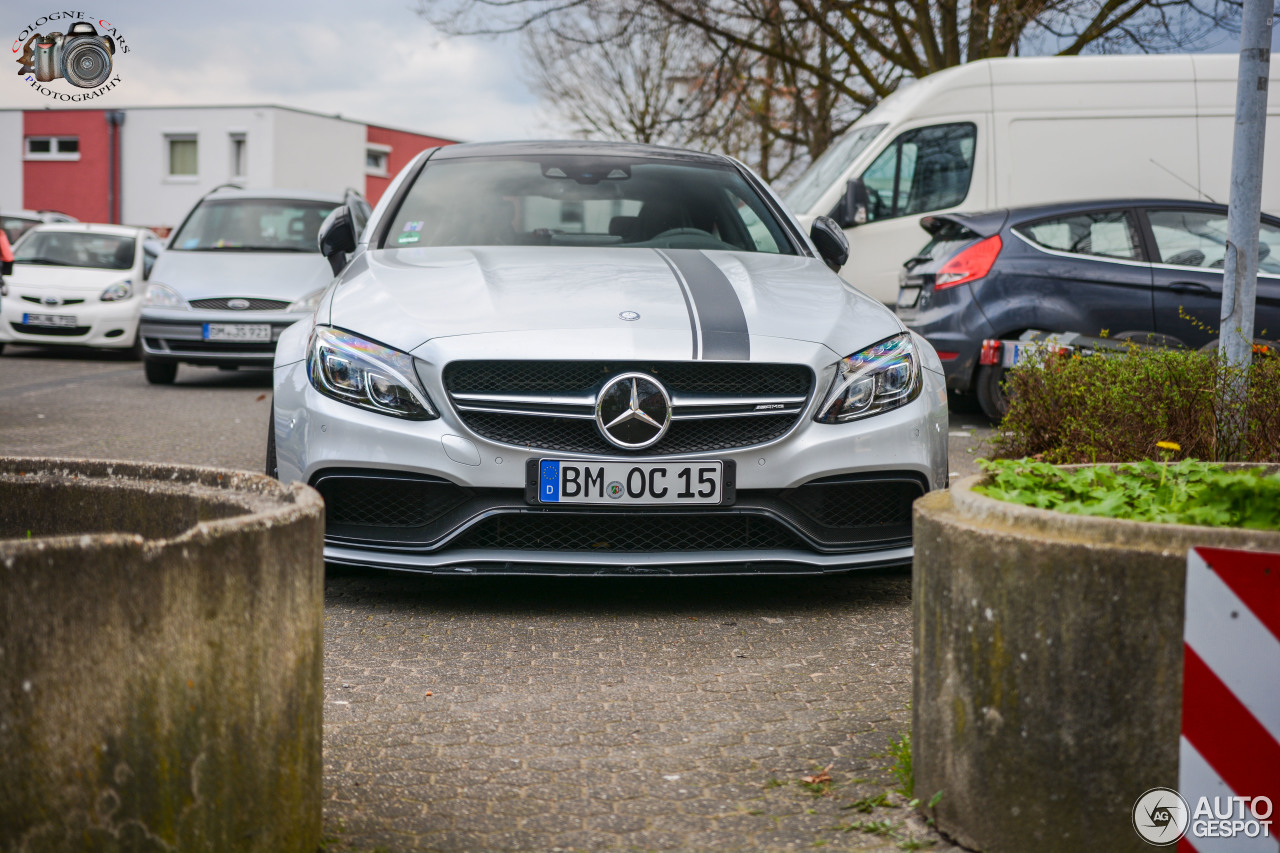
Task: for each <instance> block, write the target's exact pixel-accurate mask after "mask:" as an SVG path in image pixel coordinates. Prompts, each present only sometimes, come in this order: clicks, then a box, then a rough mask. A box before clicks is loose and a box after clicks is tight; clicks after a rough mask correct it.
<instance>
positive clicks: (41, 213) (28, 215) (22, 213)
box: [0, 208, 76, 222]
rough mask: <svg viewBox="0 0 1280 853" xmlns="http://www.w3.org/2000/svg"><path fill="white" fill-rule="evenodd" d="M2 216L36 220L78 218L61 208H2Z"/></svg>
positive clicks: (69, 219) (72, 219) (0, 214)
mask: <svg viewBox="0 0 1280 853" xmlns="http://www.w3.org/2000/svg"><path fill="white" fill-rule="evenodd" d="M0 216H12V217H13V218H14V219H30V220H32V221H34V222H51V221H52V222H57V221H66V222H75V221H76V218H75V217H74V216H72V215H70V214H68V213H63V212H62V211H61V210H27V209H26V208H23V209H22V210H0ZM51 217H61V219H52V218H51Z"/></svg>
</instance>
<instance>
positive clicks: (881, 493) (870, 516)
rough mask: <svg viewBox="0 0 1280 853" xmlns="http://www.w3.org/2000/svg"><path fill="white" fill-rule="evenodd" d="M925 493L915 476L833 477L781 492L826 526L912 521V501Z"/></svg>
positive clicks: (887, 524) (785, 497)
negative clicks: (856, 478)
mask: <svg viewBox="0 0 1280 853" xmlns="http://www.w3.org/2000/svg"><path fill="white" fill-rule="evenodd" d="M923 493H924V487H923V486H922V484H921V483H919V482H918V481H916V480H885V481H882V480H847V479H844V478H840V477H832V478H828V479H824V480H816V481H813V482H810V483H806V484H805V485H803V486H801V487H800V488H798V489H789V490H787V491H784V492H783V493H782V500H784V501H786V502H787V503H788V504H790V505H791V506H793V507H795V508H796V509H797V510H799V511H800V512H801V513H802V514H803V515H804V516H806V517H807V518H809V519H811V520H813V521H815V522H817V523H818V524H820V525H822V526H823V527H826V528H832V529H838V528H859V527H893V526H906V527H910V525H911V503H912V502H913V501H914V500H915V499H916V498H918V497H920V495H922V494H923Z"/></svg>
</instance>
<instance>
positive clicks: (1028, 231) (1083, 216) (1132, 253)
mask: <svg viewBox="0 0 1280 853" xmlns="http://www.w3.org/2000/svg"><path fill="white" fill-rule="evenodd" d="M1014 230H1015V231H1017V232H1018V233H1019V234H1021V235H1022V236H1023V237H1026V238H1027V239H1028V240H1030V241H1031V242H1032V243H1035V244H1036V245H1037V246H1041V247H1043V248H1045V249H1053V250H1055V251H1058V252H1070V253H1071V254H1073V255H1089V256H1093V257H1100V258H1120V259H1123V260H1130V261H1138V260H1142V252H1141V251H1140V250H1139V249H1138V230H1137V228H1135V227H1134V223H1133V217H1132V216H1130V215H1129V214H1128V213H1127V212H1126V211H1123V210H1103V211H1096V212H1093V213H1076V214H1072V215H1070V216H1055V217H1053V218H1052V219H1041V220H1040V221H1038V222H1031V223H1028V224H1026V225H1019V226H1017V227H1015V228H1014Z"/></svg>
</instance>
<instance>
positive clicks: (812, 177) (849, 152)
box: [782, 124, 885, 214]
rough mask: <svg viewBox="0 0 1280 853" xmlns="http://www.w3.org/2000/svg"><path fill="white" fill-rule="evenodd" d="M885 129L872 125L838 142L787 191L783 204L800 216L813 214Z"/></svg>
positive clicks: (849, 134) (841, 138) (881, 125)
mask: <svg viewBox="0 0 1280 853" xmlns="http://www.w3.org/2000/svg"><path fill="white" fill-rule="evenodd" d="M884 129H885V125H883V124H869V125H867V126H866V127H855V128H854V129H853V130H851V131H849V132H848V133H846V134H845V135H844V136H842V137H840V138H839V139H837V140H836V143H835V145H832V146H831V147H830V148H828V149H827V150H826V151H824V152H823V154H822V156H821V157H819V158H818V159H817V160H816V161H815V162H814V164H813V165H812V166H810V167H809V168H808V169H806V170H805V173H804V174H803V175H801V176H800V177H799V178H798V179H797V180H796V182H795V183H794V184H792V185H791V189H789V190H787V193H786V195H784V196H783V197H782V200H783V201H785V202H786V203H787V206H788V207H790V208H791V209H792V210H794V211H795V212H796V213H799V214H805V213H808V212H809V211H811V210H813V206H814V205H815V204H817V203H818V199H820V198H822V194H823V193H824V192H826V191H827V190H828V189H830V188H831V185H832V184H833V183H835V182H836V181H837V180H839V178H840V176H841V175H842V174H844V171H845V169H848V168H849V164H850V163H852V162H853V160H854V158H855V157H857V156H858V155H859V154H861V153H862V152H863V150H864V149H865V148H866V147H867V146H868V145H870V144H871V141H872V140H873V139H875V138H876V137H877V136H879V135H880V131H882V130H884Z"/></svg>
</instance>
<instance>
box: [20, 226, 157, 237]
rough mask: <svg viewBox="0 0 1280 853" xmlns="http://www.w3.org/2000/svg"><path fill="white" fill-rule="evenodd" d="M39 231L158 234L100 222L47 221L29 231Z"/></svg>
mask: <svg viewBox="0 0 1280 853" xmlns="http://www.w3.org/2000/svg"><path fill="white" fill-rule="evenodd" d="M37 231H40V232H44V231H72V232H87V233H89V234H110V235H112V236H115V237H137V236H138V235H139V234H142V235H144V236H146V235H150V236H151V237H152V238H154V237H155V236H156V235H155V234H154V233H153V232H152V231H151V229H150V228H141V227H139V226H136V225H107V224H104V223H100V222H45V223H43V224H40V225H37V226H36V227H35V228H32V229H31V230H30V231H29V232H27V233H29V234H33V233H35V232H37Z"/></svg>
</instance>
